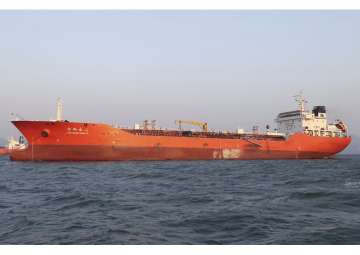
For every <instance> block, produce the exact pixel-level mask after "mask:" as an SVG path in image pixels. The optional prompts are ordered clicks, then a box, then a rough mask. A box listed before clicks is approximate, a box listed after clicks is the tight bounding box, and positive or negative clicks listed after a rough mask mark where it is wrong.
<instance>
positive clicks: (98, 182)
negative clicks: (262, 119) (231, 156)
mask: <svg viewBox="0 0 360 255" xmlns="http://www.w3.org/2000/svg"><path fill="white" fill-rule="evenodd" d="M0 244H360V156H340V157H338V158H337V159H330V160H301V161H296V160H295V161H192V162H190V161H178V162H171V161H166V162H102V163H94V162H87V163H73V162H72V163H32V162H27V163H21V162H11V161H9V160H8V159H7V158H4V157H2V158H0Z"/></svg>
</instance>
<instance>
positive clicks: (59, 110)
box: [56, 97, 63, 121]
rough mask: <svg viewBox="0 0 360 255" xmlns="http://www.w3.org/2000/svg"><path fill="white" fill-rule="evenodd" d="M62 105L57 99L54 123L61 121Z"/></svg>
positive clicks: (59, 99)
mask: <svg viewBox="0 0 360 255" xmlns="http://www.w3.org/2000/svg"><path fill="white" fill-rule="evenodd" d="M62 113H63V103H62V99H61V98H60V97H58V99H57V102H56V121H62Z"/></svg>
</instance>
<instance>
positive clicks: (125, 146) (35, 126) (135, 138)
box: [10, 121, 351, 161]
mask: <svg viewBox="0 0 360 255" xmlns="http://www.w3.org/2000/svg"><path fill="white" fill-rule="evenodd" d="M13 124H14V125H15V126H16V127H17V128H18V129H19V130H20V131H21V132H22V133H23V134H24V136H25V137H26V139H27V141H28V143H29V145H28V147H27V148H26V149H24V150H20V151H13V152H11V155H10V158H11V159H12V160H23V161H26V160H38V161H116V160H223V159H232V160H250V159H321V158H327V157H331V156H334V155H335V154H337V153H339V152H341V151H342V150H344V149H345V148H346V147H347V146H348V145H349V144H350V142H351V138H350V137H342V138H340V137H315V136H308V135H305V134H302V133H296V134H294V135H292V136H290V137H288V138H287V139H276V138H274V137H268V138H266V137H261V138H256V137H254V138H251V139H249V138H247V139H245V138H234V137H230V136H229V137H221V138H219V137H216V136H215V137H210V136H209V135H206V134H205V135H204V136H198V137H184V136H173V135H169V134H170V133H169V134H167V133H165V134H161V135H156V134H152V135H146V134H145V135H144V134H142V135H139V134H137V133H134V132H128V130H125V129H118V128H113V127H111V126H109V125H105V124H91V123H71V122H46V121H14V122H13Z"/></svg>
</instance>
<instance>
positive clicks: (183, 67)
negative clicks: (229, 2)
mask: <svg viewBox="0 0 360 255" xmlns="http://www.w3.org/2000/svg"><path fill="white" fill-rule="evenodd" d="M359 67H360V12H359V11H0V93H1V94H0V100H1V102H0V105H1V107H0V123H1V124H0V137H5V138H6V137H9V136H11V135H17V134H18V133H17V132H16V130H15V128H14V127H12V125H11V123H10V122H9V120H10V119H11V116H10V113H11V112H14V113H17V114H19V115H20V116H22V117H24V118H25V119H38V120H48V119H53V118H55V112H56V98H57V97H61V98H62V99H63V101H64V118H66V119H68V120H72V121H93V122H103V123H109V124H119V125H121V126H133V125H134V123H139V122H141V121H143V120H144V119H156V120H157V121H158V124H159V126H161V127H169V128H170V127H175V124H174V120H176V119H191V120H199V121H207V122H208V123H209V128H210V129H222V130H236V129H237V128H245V129H251V128H252V126H253V125H258V126H260V128H262V129H264V128H265V125H266V124H270V126H271V127H273V128H274V127H275V123H274V119H275V117H276V115H277V114H278V113H279V112H284V111H288V110H294V109H296V108H297V105H296V103H295V101H294V98H293V96H294V95H295V94H297V93H298V92H299V91H301V90H302V91H303V94H304V96H305V98H306V99H307V100H308V101H309V103H308V106H307V107H308V109H311V108H312V106H313V105H326V106H327V109H328V115H329V118H330V120H334V119H338V118H340V119H343V120H344V121H345V122H346V123H348V125H349V128H350V133H351V134H352V135H354V136H360V121H359V118H358V112H357V111H358V109H360V98H359V95H360V72H359Z"/></svg>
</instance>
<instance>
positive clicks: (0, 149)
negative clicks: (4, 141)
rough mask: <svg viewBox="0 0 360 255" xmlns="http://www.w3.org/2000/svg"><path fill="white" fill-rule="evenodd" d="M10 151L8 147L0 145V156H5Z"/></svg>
mask: <svg viewBox="0 0 360 255" xmlns="http://www.w3.org/2000/svg"><path fill="white" fill-rule="evenodd" d="M9 153H10V151H9V149H8V148H5V147H0V157H1V156H6V155H8V154H9Z"/></svg>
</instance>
